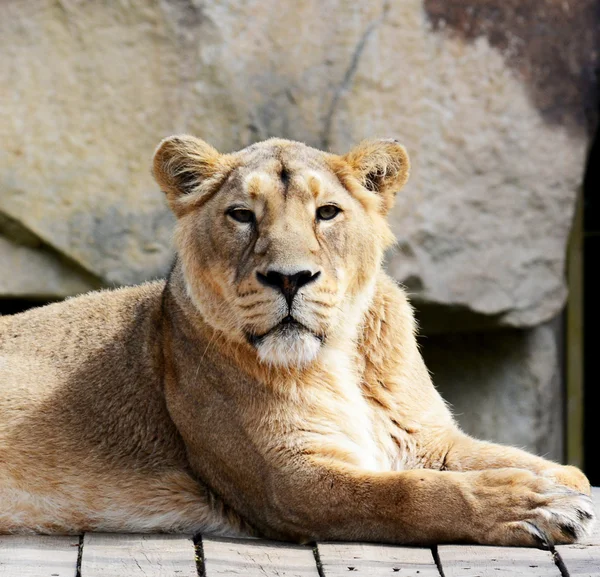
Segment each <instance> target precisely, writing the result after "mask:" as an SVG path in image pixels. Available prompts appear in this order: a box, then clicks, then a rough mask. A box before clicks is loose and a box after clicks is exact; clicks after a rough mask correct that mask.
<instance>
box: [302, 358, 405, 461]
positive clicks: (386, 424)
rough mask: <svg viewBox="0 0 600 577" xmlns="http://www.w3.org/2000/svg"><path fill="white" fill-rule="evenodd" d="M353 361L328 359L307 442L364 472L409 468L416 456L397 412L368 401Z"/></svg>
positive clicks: (313, 404)
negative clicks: (401, 428) (413, 456)
mask: <svg viewBox="0 0 600 577" xmlns="http://www.w3.org/2000/svg"><path fill="white" fill-rule="evenodd" d="M324 356H325V355H324ZM351 359H352V357H351V356H350V355H347V354H344V353H343V352H339V351H333V352H329V353H328V354H327V355H326V356H325V359H324V360H325V363H326V364H325V366H326V367H327V373H326V376H325V378H324V382H323V383H317V386H316V387H315V388H314V389H313V390H312V391H311V392H312V397H313V398H312V399H311V402H310V403H307V404H305V407H306V406H308V407H311V409H312V410H311V411H310V412H311V413H312V414H310V415H307V416H306V421H305V422H308V423H309V424H310V425H311V426H310V427H308V430H309V431H310V433H307V435H308V436H309V439H308V442H312V443H314V444H318V445H319V447H318V450H319V452H322V453H323V454H325V455H327V456H331V457H333V458H336V459H340V460H344V461H346V462H349V463H351V464H353V465H356V466H358V467H360V468H361V469H365V470H369V471H392V470H400V469H403V468H406V466H407V464H408V463H409V462H410V454H411V452H412V450H411V440H410V438H409V436H407V435H406V434H405V432H404V431H402V430H400V429H399V428H398V426H397V425H398V423H397V422H396V421H395V419H394V418H393V414H392V411H389V410H385V409H384V408H383V407H381V406H379V405H378V404H377V403H375V402H373V399H371V398H369V397H368V396H367V395H365V392H364V389H363V387H362V386H361V378H360V375H359V373H358V371H357V370H356V368H355V366H354V365H353V363H352V360H351ZM319 385H320V386H319ZM305 430H306V428H305Z"/></svg>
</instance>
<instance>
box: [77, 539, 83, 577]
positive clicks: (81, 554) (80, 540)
mask: <svg viewBox="0 0 600 577" xmlns="http://www.w3.org/2000/svg"><path fill="white" fill-rule="evenodd" d="M82 557H83V534H81V535H79V545H78V547H77V565H76V566H75V577H81V558H82Z"/></svg>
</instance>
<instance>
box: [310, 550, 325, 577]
mask: <svg viewBox="0 0 600 577" xmlns="http://www.w3.org/2000/svg"><path fill="white" fill-rule="evenodd" d="M312 552H313V557H314V558H315V563H316V564H317V572H318V573H319V577H325V573H323V563H321V555H319V548H318V547H317V544H316V543H313V544H312Z"/></svg>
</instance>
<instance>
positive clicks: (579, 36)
mask: <svg viewBox="0 0 600 577" xmlns="http://www.w3.org/2000/svg"><path fill="white" fill-rule="evenodd" d="M516 2H517V0H510V1H506V0H485V2H483V3H472V4H473V5H472V6H471V3H464V2H458V0H451V1H450V2H447V3H443V2H439V1H438V0H424V2H423V1H421V0H402V1H401V0H391V1H390V2H384V3H382V4H376V3H373V2H370V3H369V2H350V1H349V0H327V1H326V2H317V1H316V0H301V1H299V2H295V3H294V4H293V5H290V6H287V7H286V9H282V5H281V3H279V2H275V0H265V1H263V2H261V3H258V4H257V3H244V2H224V1H216V2H211V3H201V2H199V1H196V0H160V1H159V2H150V1H149V0H132V1H130V2H126V3H122V2H119V3H104V2H76V1H72V0H61V1H60V2H54V1H51V0H29V1H26V2H5V3H1V4H0V51H1V52H2V54H3V58H2V60H1V61H0V90H2V93H3V94H6V95H8V98H6V99H4V100H3V102H2V104H0V136H1V137H2V141H3V143H4V146H3V149H2V151H0V212H2V213H4V214H6V215H9V216H10V217H12V218H13V219H15V220H17V221H18V222H20V223H21V224H22V225H23V226H24V227H25V228H26V229H28V230H30V231H32V232H33V233H34V234H35V235H36V236H37V237H39V238H41V239H42V241H43V242H44V244H46V245H48V246H51V247H53V249H54V250H56V251H57V252H60V253H61V254H64V255H66V256H67V257H68V258H69V259H71V260H72V261H74V262H77V263H79V264H80V265H81V266H82V267H83V268H84V269H86V270H89V271H93V272H94V273H95V274H96V275H97V276H99V277H101V278H102V279H103V281H105V282H108V283H111V284H113V283H133V282H139V281H141V280H143V279H146V278H150V277H154V276H158V275H161V274H164V273H165V272H166V270H167V268H168V266H169V264H170V261H171V258H172V249H171V245H170V237H171V230H172V225H173V219H172V218H171V216H170V215H169V213H168V212H167V210H166V208H165V203H164V200H163V198H162V196H161V194H160V193H159V191H158V189H157V187H156V185H155V184H154V183H153V181H152V179H151V177H150V174H149V168H148V167H149V163H150V158H151V156H152V152H153V149H154V147H155V146H156V144H157V143H158V141H159V140H160V139H161V138H162V137H163V136H166V135H168V134H171V133H174V132H181V131H187V132H191V133H194V134H197V135H198V136H200V137H202V138H204V139H206V140H208V141H210V142H211V143H213V144H214V145H215V146H217V147H219V148H220V149H222V150H224V151H225V150H231V149H235V148H238V147H242V146H245V145H247V144H250V143H251V142H254V141H256V140H259V139H262V138H266V137H269V136H274V135H277V136H283V137H288V138H294V139H297V140H303V141H306V142H307V143H308V144H311V145H315V146H318V147H326V148H331V149H332V150H335V151H338V152H342V151H346V150H347V149H348V148H349V147H350V146H351V145H352V144H353V143H354V142H356V141H357V140H360V139H361V138H364V137H371V136H390V135H393V136H394V137H396V138H399V139H401V140H402V141H403V142H404V143H405V144H406V145H407V147H408V149H409V152H410V153H411V156H412V159H413V166H414V168H413V176H412V179H411V182H410V184H409V185H408V186H407V188H406V189H405V191H403V192H402V193H401V194H400V195H399V199H398V200H399V201H398V206H397V208H396V209H395V211H394V213H393V215H392V221H393V226H394V230H395V232H396V234H397V236H398V239H399V245H398V250H397V251H395V252H394V253H393V254H391V255H390V258H389V270H390V271H391V272H392V273H393V275H394V276H395V277H396V278H397V279H398V280H400V281H402V282H405V283H406V284H407V285H408V286H409V288H410V289H411V291H412V292H413V293H414V296H415V299H416V300H417V302H418V303H419V305H422V306H423V305H424V306H434V307H442V308H443V309H444V310H450V309H451V310H453V311H458V312H459V313H461V312H465V314H468V315H473V316H475V317H482V318H485V319H487V320H486V322H488V321H489V322H490V323H492V324H495V325H513V326H533V325H535V324H538V323H540V322H543V321H545V320H547V319H549V318H551V317H553V316H554V315H555V314H556V313H557V312H558V311H559V310H560V309H561V307H562V306H563V303H564V299H565V286H564V280H563V276H564V274H563V272H564V255H565V243H566V239H567V235H568V231H569V227H570V222H571V217H572V213H573V204H574V202H573V201H574V197H575V191H576V190H577V187H578V186H579V185H580V183H581V180H582V174H583V165H584V161H585V154H586V147H587V141H588V137H587V132H586V130H587V129H588V128H590V127H592V128H593V123H594V119H593V118H591V119H590V118H588V116H586V111H587V108H586V107H587V106H588V104H587V102H588V101H587V100H586V99H589V98H590V95H591V94H592V93H593V89H594V88H595V80H594V78H593V74H592V72H593V69H594V66H595V65H596V59H597V54H596V52H595V47H594V45H593V43H592V44H590V42H592V40H594V38H595V36H594V33H595V29H596V27H597V24H598V17H597V16H596V15H595V13H592V12H590V10H591V8H590V6H592V2H591V0H583V1H582V2H578V3H574V2H562V3H558V2H553V1H552V2H551V1H550V0H531V2H529V3H527V4H528V7H527V15H528V16H527V17H528V18H529V17H530V18H531V19H532V20H531V22H535V26H536V27H537V28H536V30H537V33H536V32H535V30H534V31H532V30H531V26H530V25H529V22H530V20H527V23H526V25H523V24H522V22H521V21H520V20H519V17H520V15H519V9H518V6H517V4H516ZM480 6H482V7H483V8H485V9H483V8H481V9H480V8H479V7H480ZM561 6H562V7H561ZM498 14H501V16H502V18H501V20H500V22H499V23H498V22H496V20H495V18H496V17H497V15H498ZM340 15H343V17H340ZM470 22H473V23H474V24H473V26H472V27H470V28H469V26H468V24H469V23H470ZM559 25H560V35H559V36H557V35H556V34H555V33H554V32H553V31H556V30H558V28H559ZM540 31H541V32H540ZM542 32H543V33H542ZM557 38H560V40H557ZM547 71H549V72H547ZM581 79H584V80H581ZM586 123H588V124H586ZM459 324H460V323H459ZM442 328H443V329H445V330H452V329H453V328H452V327H442Z"/></svg>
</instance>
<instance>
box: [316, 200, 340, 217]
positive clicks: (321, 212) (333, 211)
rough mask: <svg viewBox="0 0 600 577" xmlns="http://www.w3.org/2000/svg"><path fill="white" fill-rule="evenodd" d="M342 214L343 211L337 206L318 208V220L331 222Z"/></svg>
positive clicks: (330, 205)
mask: <svg viewBox="0 0 600 577" xmlns="http://www.w3.org/2000/svg"><path fill="white" fill-rule="evenodd" d="M340 212H342V209H341V208H340V207H339V206H335V204H325V205H323V206H320V207H319V208H317V218H318V219H319V220H331V219H332V218H335V217H336V216H337V215H338V214H340Z"/></svg>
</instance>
